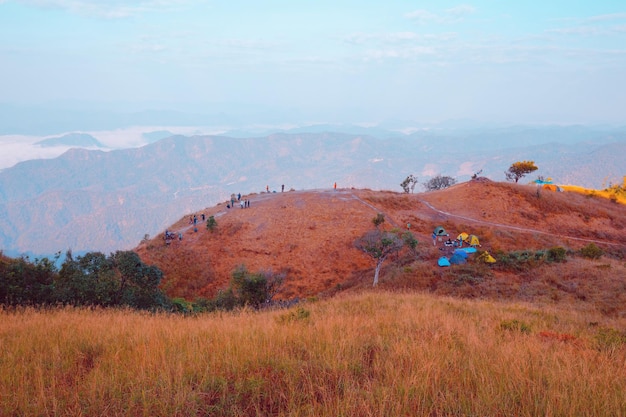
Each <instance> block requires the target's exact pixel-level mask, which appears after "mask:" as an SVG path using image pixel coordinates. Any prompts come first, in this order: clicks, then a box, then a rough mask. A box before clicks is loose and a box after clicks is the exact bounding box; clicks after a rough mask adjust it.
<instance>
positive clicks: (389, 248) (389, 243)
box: [354, 229, 404, 287]
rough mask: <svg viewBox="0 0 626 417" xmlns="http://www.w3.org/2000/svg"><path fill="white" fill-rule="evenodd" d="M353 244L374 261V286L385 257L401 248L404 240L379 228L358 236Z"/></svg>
mask: <svg viewBox="0 0 626 417" xmlns="http://www.w3.org/2000/svg"><path fill="white" fill-rule="evenodd" d="M354 246H355V247H356V248H357V249H359V250H360V251H362V252H365V253H366V254H367V255H368V256H370V257H371V258H372V259H374V261H375V262H376V270H375V272H374V284H373V286H374V287H375V286H376V285H377V284H378V276H379V274H380V268H381V267H382V265H383V262H385V259H387V257H388V256H389V255H390V254H392V253H394V252H397V251H399V250H400V249H402V247H403V246H404V241H403V240H402V239H400V238H399V237H398V236H396V235H395V234H393V233H390V232H384V231H381V230H378V229H376V230H371V231H369V232H367V233H366V234H364V235H363V236H361V237H360V238H358V239H357V240H356V242H354Z"/></svg>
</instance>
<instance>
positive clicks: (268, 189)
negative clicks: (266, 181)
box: [265, 185, 270, 193]
mask: <svg viewBox="0 0 626 417" xmlns="http://www.w3.org/2000/svg"><path fill="white" fill-rule="evenodd" d="M265 191H267V192H268V193H269V192H270V186H269V185H266V186H265Z"/></svg>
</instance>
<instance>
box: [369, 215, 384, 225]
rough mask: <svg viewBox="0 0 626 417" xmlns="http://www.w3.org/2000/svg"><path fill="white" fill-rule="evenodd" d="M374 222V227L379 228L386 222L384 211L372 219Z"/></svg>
mask: <svg viewBox="0 0 626 417" xmlns="http://www.w3.org/2000/svg"><path fill="white" fill-rule="evenodd" d="M372 223H374V227H376V228H377V229H378V227H379V226H380V225H381V224H383V223H385V215H384V214H383V213H377V214H376V217H374V218H373V219H372Z"/></svg>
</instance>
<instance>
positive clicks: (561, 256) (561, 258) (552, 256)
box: [546, 246, 567, 262]
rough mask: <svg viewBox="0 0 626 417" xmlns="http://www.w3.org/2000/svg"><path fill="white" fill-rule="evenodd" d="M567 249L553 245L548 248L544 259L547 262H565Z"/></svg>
mask: <svg viewBox="0 0 626 417" xmlns="http://www.w3.org/2000/svg"><path fill="white" fill-rule="evenodd" d="M566 255H567V251H566V250H565V248H563V247H561V246H553V247H551V248H550V249H548V252H547V254H546V259H547V260H548V262H565V258H566Z"/></svg>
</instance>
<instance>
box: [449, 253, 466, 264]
mask: <svg viewBox="0 0 626 417" xmlns="http://www.w3.org/2000/svg"><path fill="white" fill-rule="evenodd" d="M466 262H467V260H466V259H465V258H464V257H462V256H461V255H459V254H458V253H455V254H454V255H452V256H451V257H450V263H451V264H454V265H459V264H464V263H466Z"/></svg>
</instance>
